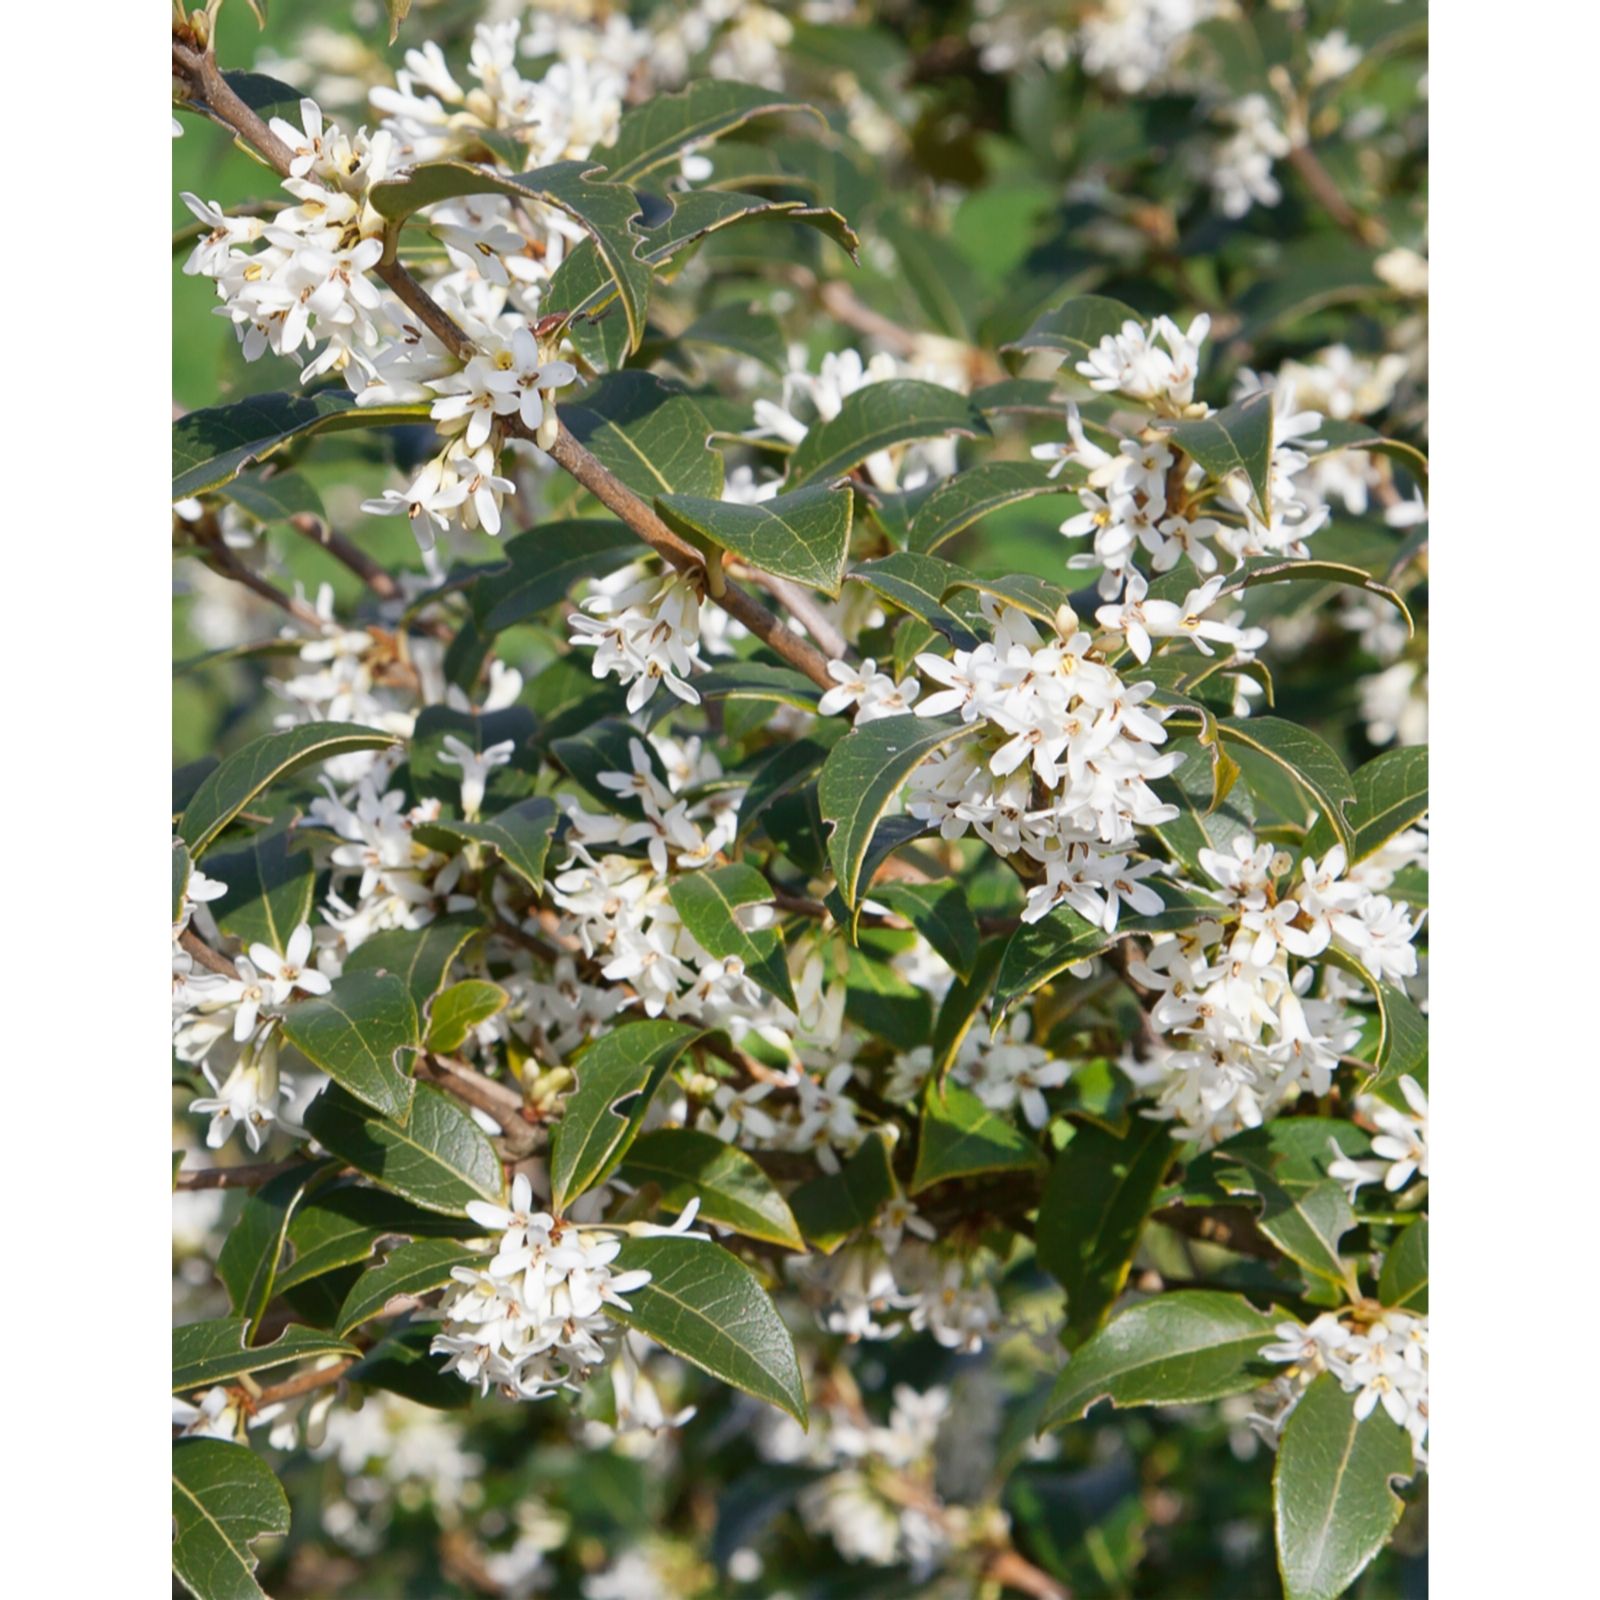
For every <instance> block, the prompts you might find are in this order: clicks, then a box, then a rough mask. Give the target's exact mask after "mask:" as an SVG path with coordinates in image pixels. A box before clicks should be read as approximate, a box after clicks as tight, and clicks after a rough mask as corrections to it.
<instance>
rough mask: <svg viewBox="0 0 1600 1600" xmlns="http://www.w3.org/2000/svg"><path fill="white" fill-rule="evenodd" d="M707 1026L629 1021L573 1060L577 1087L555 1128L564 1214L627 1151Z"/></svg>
mask: <svg viewBox="0 0 1600 1600" xmlns="http://www.w3.org/2000/svg"><path fill="white" fill-rule="evenodd" d="M701 1032H702V1030H701V1029H699V1028H694V1027H691V1026H690V1025H689V1024H688V1023H687V1022H669V1021H667V1020H666V1019H665V1018H657V1019H654V1020H649V1021H646V1020H641V1021H638V1022H629V1023H625V1024H624V1025H623V1026H622V1027H620V1028H614V1029H613V1030H612V1031H611V1032H610V1033H607V1034H602V1035H601V1036H600V1037H599V1038H598V1039H594V1040H591V1041H590V1043H588V1044H586V1045H585V1046H584V1047H583V1048H582V1049H581V1050H580V1051H578V1053H577V1054H576V1055H575V1056H574V1057H573V1058H572V1062H571V1067H572V1070H573V1072H574V1073H575V1074H576V1076H577V1080H578V1082H577V1087H576V1088H575V1089H574V1090H573V1091H572V1093H571V1094H569V1095H568V1096H567V1101H566V1108H565V1109H564V1110H563V1112H562V1114H561V1120H560V1122H558V1123H557V1124H556V1126H555V1127H554V1128H553V1129H552V1130H551V1133H550V1203H551V1206H552V1208H553V1209H554V1210H555V1211H556V1213H557V1214H558V1215H559V1214H560V1213H562V1212H564V1211H565V1210H566V1208H567V1204H568V1202H569V1201H572V1200H575V1199H577V1197H578V1196H579V1195H580V1194H583V1193H584V1191H585V1190H588V1189H592V1188H593V1187H594V1186H595V1185H596V1184H597V1183H599V1182H601V1181H602V1180H603V1179H604V1178H605V1177H606V1176H607V1175H608V1174H609V1173H610V1172H612V1170H613V1169H614V1168H615V1167H616V1165H617V1163H618V1162H619V1161H621V1160H622V1158H623V1156H624V1155H626V1154H627V1151H628V1146H629V1145H630V1144H631V1143H632V1142H633V1140H634V1137H635V1136H636V1135H637V1134H638V1132H639V1125H640V1124H641V1123H642V1122H643V1121H644V1114H645V1111H646V1110H647V1109H648V1108H649V1105H650V1098H651V1096H652V1095H654V1094H655V1092H656V1090H657V1089H658V1088H660V1086H661V1081H662V1079H663V1078H665V1077H666V1075H667V1073H668V1072H669V1071H670V1070H671V1068H672V1064H673V1063H674V1062H675V1061H676V1060H677V1059H678V1057H679V1056H680V1055H682V1054H683V1052H684V1050H685V1049H687V1048H688V1046H689V1044H690V1043H691V1042H692V1041H693V1040H695V1039H698V1038H699V1037H700V1034H701ZM625 1103H626V1109H625V1110H624V1109H622V1108H623V1106H624V1104H625Z"/></svg>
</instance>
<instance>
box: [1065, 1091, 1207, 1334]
mask: <svg viewBox="0 0 1600 1600" xmlns="http://www.w3.org/2000/svg"><path fill="white" fill-rule="evenodd" d="M1175 1154H1176V1142H1175V1141H1174V1139H1173V1137H1172V1130H1171V1127H1170V1125H1169V1124H1167V1123H1164V1122H1156V1121H1153V1120H1152V1119H1151V1118H1149V1117H1134V1118H1132V1119H1131V1121H1130V1123H1129V1126H1128V1132H1127V1133H1126V1134H1125V1135H1124V1136H1122V1137H1118V1136H1117V1135H1116V1134H1113V1133H1110V1132H1108V1131H1107V1130H1106V1129H1105V1128H1101V1127H1098V1126H1097V1125H1095V1124H1094V1123H1092V1122H1090V1123H1082V1124H1079V1126H1078V1127H1077V1128H1076V1130H1075V1131H1074V1133H1073V1136H1072V1139H1071V1140H1070V1141H1069V1143H1068V1144H1067V1147H1066V1149H1065V1150H1063V1151H1062V1152H1061V1154H1060V1155H1058V1156H1057V1157H1056V1159H1055V1161H1054V1163H1053V1164H1052V1165H1051V1168H1050V1176H1049V1177H1048V1178H1047V1179H1046V1180H1045V1185H1044V1192H1043V1194H1042V1195H1041V1196H1040V1199H1039V1221H1038V1225H1037V1231H1036V1234H1035V1242H1036V1246H1037V1249H1038V1255H1039V1264H1040V1265H1041V1266H1043V1267H1044V1268H1045V1269H1046V1271H1048V1272H1049V1273H1050V1274H1051V1276H1053V1277H1054V1278H1055V1279H1056V1281H1057V1282H1058V1283H1060V1284H1061V1286H1062V1288H1064V1289H1065V1290H1066V1291H1067V1320H1066V1326H1065V1328H1064V1330H1063V1332H1062V1337H1063V1339H1064V1340H1065V1341H1066V1342H1067V1344H1068V1345H1069V1346H1075V1345H1079V1344H1082V1343H1083V1341H1084V1340H1085V1339H1087V1338H1089V1337H1090V1335H1092V1334H1094V1333H1095V1332H1097V1331H1098V1329H1099V1328H1100V1326H1101V1324H1102V1323H1103V1322H1104V1320H1105V1316H1106V1313H1107V1312H1108V1311H1109V1310H1110V1309H1111V1307H1112V1306H1113V1304H1115V1302H1116V1299H1117V1296H1118V1295H1120V1294H1121V1293H1122V1290H1123V1286H1124V1285H1125V1284H1126V1282H1127V1280H1128V1270H1129V1268H1130V1267H1131V1266H1132V1265H1133V1257H1134V1252H1135V1251H1136V1250H1137V1249H1138V1246H1139V1239H1140V1237H1141V1235H1142V1234H1143V1232H1144V1225H1145V1219H1146V1218H1147V1217H1148V1216H1149V1215H1150V1211H1151V1209H1152V1208H1153V1207H1154V1205H1155V1202H1156V1195H1157V1194H1158V1193H1159V1192H1160V1189H1161V1180H1162V1178H1163V1176H1164V1175H1165V1173H1166V1171H1167V1168H1168V1167H1170V1166H1171V1165H1172V1162H1173V1158H1174V1156H1175Z"/></svg>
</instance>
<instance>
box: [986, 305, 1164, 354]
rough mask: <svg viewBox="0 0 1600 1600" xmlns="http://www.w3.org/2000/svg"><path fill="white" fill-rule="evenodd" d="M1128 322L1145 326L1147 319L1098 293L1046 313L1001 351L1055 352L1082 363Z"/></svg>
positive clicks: (1003, 346)
mask: <svg viewBox="0 0 1600 1600" xmlns="http://www.w3.org/2000/svg"><path fill="white" fill-rule="evenodd" d="M1125 322H1137V323H1138V324H1139V325H1140V326H1141V327H1143V326H1144V318H1143V317H1141V316H1140V315H1139V313H1138V312H1137V311H1135V310H1134V309H1133V308H1132V307H1131V306H1125V305H1123V303H1122V302H1121V301H1120V300H1108V299H1106V298H1105V297H1104V296H1102V295H1097V294H1081V295H1076V296H1074V297H1073V298H1072V299H1071V300H1066V301H1063V302H1062V303H1061V304H1060V305H1059V306H1056V307H1055V308H1054V309H1053V310H1050V311H1046V312H1045V313H1044V314H1043V315H1042V316H1040V317H1039V318H1038V319H1037V320H1036V321H1035V322H1034V324H1033V326H1032V327H1031V328H1029V329H1028V331H1027V332H1026V333H1025V334H1023V335H1022V337H1021V338H1020V339H1013V340H1012V341H1011V343H1010V344H1005V345H1002V346H1001V347H1000V348H1001V349H1002V350H1052V351H1054V352H1055V353H1056V354H1058V355H1061V356H1065V357H1067V358H1068V359H1069V360H1071V361H1074V362H1077V361H1082V360H1084V359H1086V358H1087V357H1088V355H1089V353H1090V351H1092V350H1093V349H1094V348H1095V346H1096V345H1098V344H1099V343H1100V341H1101V340H1102V339H1104V338H1106V337H1107V336H1108V335H1110V336H1114V335H1116V334H1119V333H1121V332H1122V325H1123V323H1125Z"/></svg>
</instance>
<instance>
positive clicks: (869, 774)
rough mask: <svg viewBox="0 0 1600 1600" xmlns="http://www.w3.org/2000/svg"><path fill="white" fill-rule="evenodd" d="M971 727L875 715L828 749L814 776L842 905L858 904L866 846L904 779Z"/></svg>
mask: <svg viewBox="0 0 1600 1600" xmlns="http://www.w3.org/2000/svg"><path fill="white" fill-rule="evenodd" d="M970 731H971V730H970V729H969V728H966V727H964V726H963V725H962V724H961V723H959V722H951V721H946V720H943V719H930V718H927V717H917V716H909V715H908V716H902V717H880V718H879V719H878V720H877V721H875V722H867V723H861V724H859V725H858V726H857V727H855V728H853V729H852V730H851V731H850V732H849V733H848V734H846V735H845V737H844V738H843V739H841V740H840V741H839V742H838V744H836V745H835V746H834V747H833V749H832V750H831V751H830V752H829V753H828V759H827V760H826V761H825V762H824V763H823V766H822V774H821V776H820V777H819V778H818V780H817V799H818V802H819V804H820V807H821V812H822V820H823V821H824V822H825V823H827V824H830V825H831V830H832V831H831V832H830V833H829V836H828V860H829V861H830V862H831V863H832V866H833V871H834V876H835V877H836V878H837V880H838V884H839V893H840V894H841V895H842V896H843V898H844V903H845V905H846V907H847V908H849V909H850V910H852V911H854V910H856V909H857V908H858V907H859V904H860V900H861V896H862V894H863V892H864V890H865V887H866V886H865V885H864V884H863V883H862V881H861V877H862V864H863V862H864V860H865V859H866V854H867V846H868V845H869V844H870V843H871V841H872V835H873V832H874V830H875V829H876V828H877V825H878V819H879V818H880V817H881V816H883V814H884V812H885V811H887V810H888V809H889V806H890V805H891V803H892V802H893V801H894V798H895V796H896V795H898V794H899V792H900V790H901V789H902V788H903V787H904V786H905V782H906V779H907V778H909V777H910V776H911V774H912V773H913V772H914V771H915V770H916V769H917V768H918V767H919V766H921V764H922V763H923V761H924V760H925V759H926V758H927V757H928V756H930V755H932V754H933V752H934V751H935V750H938V749H940V748H942V747H943V746H944V745H947V744H949V743H951V742H952V741H953V740H956V739H959V738H961V737H962V736H963V735H965V734H967V733H969V732H970Z"/></svg>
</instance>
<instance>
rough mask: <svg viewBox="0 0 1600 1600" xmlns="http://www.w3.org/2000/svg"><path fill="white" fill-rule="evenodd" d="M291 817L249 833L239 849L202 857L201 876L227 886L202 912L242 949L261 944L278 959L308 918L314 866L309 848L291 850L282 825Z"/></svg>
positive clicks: (289, 832) (290, 838) (291, 840)
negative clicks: (270, 949) (207, 911)
mask: <svg viewBox="0 0 1600 1600" xmlns="http://www.w3.org/2000/svg"><path fill="white" fill-rule="evenodd" d="M293 815H294V814H293V813H292V812H291V813H290V814H289V818H280V819H279V821H277V822H275V823H274V824H273V825H272V826H271V827H270V828H264V829H262V830H261V831H260V832H259V833H256V834H254V835H252V836H251V838H250V839H249V840H248V841H247V842H246V844H245V845H244V847H243V848H242V849H239V850H228V851H213V852H212V853H211V854H210V855H209V856H207V857H206V876H207V877H208V878H215V879H216V880H217V881H218V882H219V883H225V884H226V885H227V886H228V892H227V893H226V894H224V895H223V896H222V897H221V898H220V899H217V900H213V901H212V902H211V903H210V905H209V906H208V907H207V909H208V910H209V911H210V912H211V915H212V917H213V918H214V919H215V921H216V924H217V926H218V927H219V928H220V929H221V930H222V931H223V932H224V933H226V934H230V935H232V936H233V937H234V938H236V939H238V940H239V941H240V943H241V944H243V945H244V946H245V948H246V949H248V948H249V947H250V946H251V945H252V944H264V945H268V946H270V947H271V948H272V949H274V950H276V951H277V952H278V954H279V955H282V954H283V953H284V951H285V950H286V949H287V948H288V943H289V939H290V936H291V935H292V934H293V933H294V930H295V929H296V928H298V927H299V926H300V924H301V923H302V922H309V921H310V920H311V903H312V899H313V897H314V895H315V892H316V884H317V871H316V863H315V861H314V860H313V859H312V856H311V853H310V852H309V851H308V850H303V849H296V848H294V834H293V831H292V829H291V828H290V827H289V826H288V825H287V824H288V822H289V820H290V819H292V817H293Z"/></svg>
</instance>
